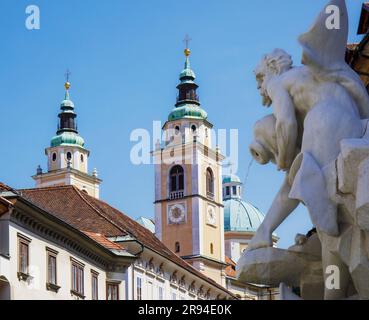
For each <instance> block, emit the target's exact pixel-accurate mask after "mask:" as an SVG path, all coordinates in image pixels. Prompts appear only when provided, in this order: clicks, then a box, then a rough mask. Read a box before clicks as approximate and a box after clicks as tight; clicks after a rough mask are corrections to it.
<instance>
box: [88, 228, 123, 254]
mask: <svg viewBox="0 0 369 320" xmlns="http://www.w3.org/2000/svg"><path fill="white" fill-rule="evenodd" d="M82 232H83V233H84V234H86V235H87V236H89V237H90V238H91V239H92V240H94V241H96V242H97V243H100V244H101V245H102V246H104V247H105V248H107V249H112V250H125V249H124V247H123V246H121V245H120V244H118V243H115V242H113V241H110V240H109V239H107V238H106V237H105V236H103V235H102V234H101V233H94V232H88V231H82Z"/></svg>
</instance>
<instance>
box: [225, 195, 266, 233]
mask: <svg viewBox="0 0 369 320" xmlns="http://www.w3.org/2000/svg"><path fill="white" fill-rule="evenodd" d="M263 219H264V215H263V213H262V212H261V211H260V210H259V209H257V208H256V207H254V206H253V205H252V204H250V203H248V202H246V201H243V200H241V199H239V198H231V199H228V200H225V201H224V231H256V230H257V229H258V228H259V226H260V224H261V223H262V221H263Z"/></svg>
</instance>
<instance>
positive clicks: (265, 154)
mask: <svg viewBox="0 0 369 320" xmlns="http://www.w3.org/2000/svg"><path fill="white" fill-rule="evenodd" d="M275 127H276V119H275V116H274V115H273V114H270V115H268V116H266V117H264V118H262V119H261V120H259V121H258V122H256V123H255V126H254V141H253V142H252V143H251V145H250V147H249V149H250V152H251V155H252V157H253V158H254V159H255V160H256V161H257V162H258V163H260V164H267V163H268V162H273V163H276V158H277V156H278V147H277V137H276V132H275Z"/></svg>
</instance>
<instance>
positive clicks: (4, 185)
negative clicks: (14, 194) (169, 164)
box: [0, 182, 14, 191]
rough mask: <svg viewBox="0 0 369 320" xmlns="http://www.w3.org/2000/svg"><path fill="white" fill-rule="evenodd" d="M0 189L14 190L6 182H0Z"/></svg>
mask: <svg viewBox="0 0 369 320" xmlns="http://www.w3.org/2000/svg"><path fill="white" fill-rule="evenodd" d="M0 191H14V189H12V188H10V187H9V186H7V185H6V184H4V183H2V182H0Z"/></svg>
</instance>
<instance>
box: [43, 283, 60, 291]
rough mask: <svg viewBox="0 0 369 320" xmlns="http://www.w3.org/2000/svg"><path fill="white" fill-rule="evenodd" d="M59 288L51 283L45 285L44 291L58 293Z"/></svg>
mask: <svg viewBox="0 0 369 320" xmlns="http://www.w3.org/2000/svg"><path fill="white" fill-rule="evenodd" d="M60 288H61V287H59V286H58V285H56V284H53V283H46V289H47V290H49V291H53V292H56V293H58V291H59V289H60Z"/></svg>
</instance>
